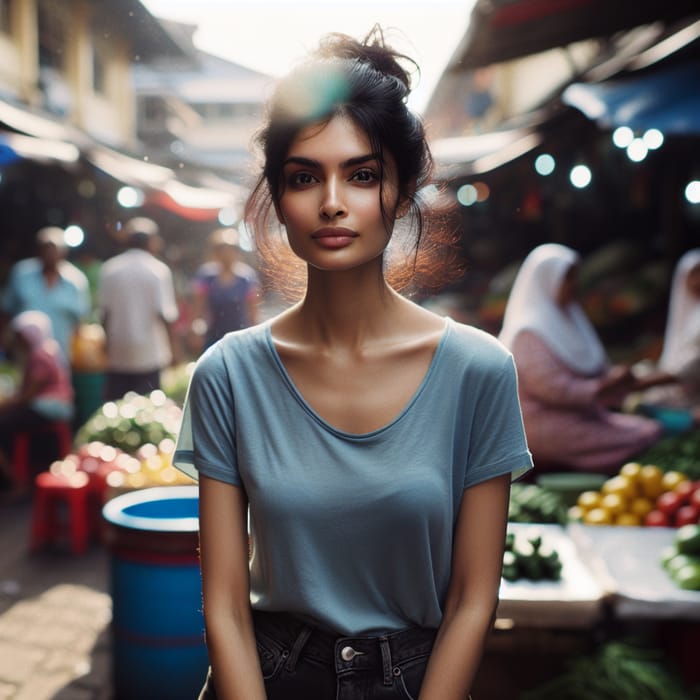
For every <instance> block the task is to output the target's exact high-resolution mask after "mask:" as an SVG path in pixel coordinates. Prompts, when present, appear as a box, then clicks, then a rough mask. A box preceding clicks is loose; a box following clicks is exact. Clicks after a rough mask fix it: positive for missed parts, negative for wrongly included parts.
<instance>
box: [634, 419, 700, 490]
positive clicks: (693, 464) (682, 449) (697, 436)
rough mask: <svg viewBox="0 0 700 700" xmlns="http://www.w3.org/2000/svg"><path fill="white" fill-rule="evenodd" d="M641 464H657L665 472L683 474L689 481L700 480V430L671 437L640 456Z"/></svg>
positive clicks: (637, 458) (660, 441) (638, 458)
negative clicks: (671, 471) (672, 471)
mask: <svg viewBox="0 0 700 700" xmlns="http://www.w3.org/2000/svg"><path fill="white" fill-rule="evenodd" d="M635 461H637V462H639V463H640V464H656V465H657V466H658V467H660V468H661V469H663V471H665V472H666V471H670V470H674V471H679V472H683V474H685V475H686V476H687V477H688V478H689V479H691V480H693V481H695V480H697V479H700V430H698V429H695V430H690V431H688V432H685V433H680V434H679V435H670V436H669V437H666V438H664V439H662V440H659V441H658V442H657V443H655V444H654V445H652V446H651V447H650V448H649V449H648V450H646V451H645V452H643V453H642V454H640V455H638V456H637V457H636V458H635Z"/></svg>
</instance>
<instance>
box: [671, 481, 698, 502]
mask: <svg viewBox="0 0 700 700" xmlns="http://www.w3.org/2000/svg"><path fill="white" fill-rule="evenodd" d="M697 488H698V487H697V486H696V485H695V483H694V482H692V481H690V479H686V480H685V481H681V483H680V484H678V486H676V488H675V489H673V492H674V493H677V494H680V495H681V496H682V497H683V502H684V503H688V502H689V501H690V497H691V496H692V495H693V493H694V492H695V490H696V489H697Z"/></svg>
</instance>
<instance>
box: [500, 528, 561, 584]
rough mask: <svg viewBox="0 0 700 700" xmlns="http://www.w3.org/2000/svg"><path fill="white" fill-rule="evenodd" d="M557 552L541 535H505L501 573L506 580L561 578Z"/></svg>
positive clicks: (554, 579)
mask: <svg viewBox="0 0 700 700" xmlns="http://www.w3.org/2000/svg"><path fill="white" fill-rule="evenodd" d="M561 568H562V565H561V560H560V559H559V553H558V552H557V551H556V550H555V549H553V548H552V547H550V546H549V545H548V544H547V543H546V542H544V541H543V539H542V537H541V536H539V535H537V536H534V537H526V536H518V535H516V534H514V533H512V532H509V533H508V534H507V535H506V545H505V551H504V552H503V567H502V569H501V575H502V576H503V578H504V579H505V580H506V581H517V580H519V579H528V580H530V581H541V580H550V581H558V580H559V579H560V578H561Z"/></svg>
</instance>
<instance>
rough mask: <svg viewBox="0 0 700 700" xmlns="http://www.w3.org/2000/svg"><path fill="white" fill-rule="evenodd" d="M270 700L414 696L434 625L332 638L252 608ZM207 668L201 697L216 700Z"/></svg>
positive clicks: (363, 699)
mask: <svg viewBox="0 0 700 700" xmlns="http://www.w3.org/2000/svg"><path fill="white" fill-rule="evenodd" d="M253 617H254V623H255V636H256V640H257V647H258V654H259V656H260V666H261V668H262V672H263V678H264V679H265V690H266V693H267V698H268V700H416V698H417V697H418V694H419V692H420V687H421V684H422V682H423V676H424V674H425V668H426V665H427V663H428V658H429V656H430V652H431V650H432V647H433V642H434V640H435V634H436V632H435V630H431V629H422V628H415V629H408V630H404V631H401V632H395V633H392V634H387V635H386V636H381V637H336V636H333V635H331V634H330V633H328V632H325V631H322V630H318V629H315V628H311V627H308V626H307V625H305V624H304V623H302V622H300V621H299V620H298V619H296V618H294V617H293V616H291V615H288V614H286V613H265V612H258V611H256V612H254V613H253ZM216 697H217V696H216V691H215V689H214V685H213V682H212V679H211V672H210V673H209V675H208V677H207V680H206V684H205V686H204V688H203V689H202V692H201V694H200V696H199V700H216Z"/></svg>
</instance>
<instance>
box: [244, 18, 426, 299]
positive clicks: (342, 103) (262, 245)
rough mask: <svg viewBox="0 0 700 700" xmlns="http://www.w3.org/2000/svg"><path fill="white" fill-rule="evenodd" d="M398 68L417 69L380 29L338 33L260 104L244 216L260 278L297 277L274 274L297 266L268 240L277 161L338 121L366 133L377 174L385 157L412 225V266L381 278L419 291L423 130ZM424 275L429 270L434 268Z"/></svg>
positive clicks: (279, 173) (406, 78) (280, 186)
mask: <svg viewBox="0 0 700 700" xmlns="http://www.w3.org/2000/svg"><path fill="white" fill-rule="evenodd" d="M403 63H405V64H408V65H409V66H413V68H414V69H415V70H416V71H417V70H418V67H417V65H416V64H415V62H414V61H412V60H411V59H410V58H408V57H407V56H405V55H403V54H401V53H399V52H397V51H395V50H394V49H392V48H391V47H389V46H388V45H387V44H386V43H385V41H384V34H383V32H382V30H381V28H380V27H379V26H378V25H375V26H374V27H373V28H372V30H371V31H370V32H369V34H368V35H367V36H366V37H365V38H364V39H363V40H362V41H358V40H356V39H353V38H352V37H349V36H347V35H345V34H338V33H334V34H329V35H327V36H326V37H325V38H324V39H323V40H322V41H321V43H320V45H319V47H318V49H317V50H316V51H314V52H313V53H312V54H311V55H310V56H309V57H308V59H307V60H306V61H304V62H303V63H301V64H300V65H299V66H297V67H296V68H294V69H293V70H292V71H291V72H290V73H289V75H287V77H285V78H283V79H282V80H281V81H280V82H279V83H278V84H277V87H276V89H275V91H274V92H273V94H272V96H271V98H270V100H269V102H268V105H267V112H266V123H265V124H264V126H263V127H262V129H261V130H260V131H259V132H258V133H257V134H256V142H257V145H258V146H259V147H260V149H261V150H262V155H263V159H264V160H263V164H262V172H261V174H260V176H259V179H258V181H257V184H256V185H255V187H254V189H253V191H252V193H251V195H250V197H249V199H248V202H247V203H246V208H245V214H244V218H245V221H246V225H247V227H248V229H249V230H250V231H251V233H252V234H253V236H254V238H255V240H256V243H257V247H258V251H259V253H260V256H261V259H262V260H261V263H262V265H261V267H262V270H263V272H264V271H265V270H266V269H267V268H270V269H271V270H274V272H275V274H274V278H275V279H276V280H279V279H280V278H283V279H286V280H290V279H293V280H296V281H297V282H298V277H299V276H298V275H291V276H290V275H289V274H287V275H280V274H279V271H280V266H282V268H283V269H284V268H290V267H292V266H293V263H292V259H294V260H296V259H295V258H294V256H293V254H292V253H291V252H290V251H289V248H288V247H287V246H286V245H285V246H280V245H279V243H280V240H277V241H275V240H273V239H272V238H271V237H270V235H269V234H270V232H271V230H272V229H273V228H275V227H277V220H276V216H275V212H274V205H275V204H277V203H278V202H279V200H280V197H281V196H282V194H283V192H284V179H283V164H284V160H285V158H286V156H287V153H288V152H289V148H290V146H291V144H292V142H293V140H294V139H295V138H296V136H297V134H298V133H299V132H300V131H301V130H302V129H304V128H306V127H307V126H310V125H312V124H317V123H323V122H327V121H330V119H332V118H333V117H334V116H336V115H343V116H346V117H348V118H349V119H351V120H352V121H353V123H354V124H355V125H356V126H358V127H359V128H360V129H361V130H362V131H363V132H364V133H365V134H366V136H367V138H368V140H369V142H370V145H371V148H372V151H373V152H374V153H378V154H379V158H380V167H382V166H383V163H384V154H385V153H389V154H390V155H391V156H392V158H393V159H394V161H395V163H396V171H397V176H398V187H399V196H400V197H401V198H403V199H405V200H406V202H407V203H408V205H409V215H408V216H407V217H406V219H407V220H408V221H409V222H411V224H412V226H410V227H409V229H410V230H411V231H412V232H413V233H414V240H415V243H414V244H413V247H414V248H415V254H414V256H413V263H412V265H408V266H407V265H406V264H405V260H404V264H403V265H402V266H391V267H390V268H389V269H387V279H388V281H389V282H390V283H391V284H393V286H395V287H396V288H398V289H402V290H406V289H408V288H409V287H411V286H413V287H414V288H415V287H417V286H418V287H420V282H419V281H418V280H417V277H418V276H419V275H420V272H421V269H422V268H423V267H425V265H423V264H422V263H421V255H420V243H421V238H422V237H423V234H424V230H425V228H426V225H425V224H426V220H425V217H424V215H423V209H424V208H425V207H426V204H427V202H426V201H425V197H421V188H423V187H425V186H426V185H427V184H428V183H429V181H430V177H431V174H432V158H431V155H430V150H429V148H428V144H427V141H426V137H425V131H424V128H423V124H422V122H421V120H420V118H419V117H418V116H416V115H415V114H414V113H413V112H411V110H410V109H409V108H408V106H407V100H408V96H409V93H410V90H411V77H410V73H409V71H408V70H407V69H406V68H404V66H403V65H402V64H403ZM380 206H381V207H382V212H383V214H384V216H385V219H386V222H387V229H389V228H390V226H391V224H392V222H390V221H389V219H388V216H387V214H386V212H385V211H384V207H383V198H382V197H381V193H380ZM431 223H432V222H431ZM277 228H278V230H279V227H277ZM404 258H405V256H404ZM296 267H299V262H298V261H296ZM431 268H433V270H434V265H431ZM298 286H299V285H297V289H296V290H294V291H295V292H298V291H299V289H298ZM283 291H289V290H283Z"/></svg>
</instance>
